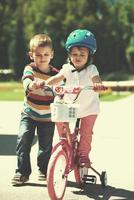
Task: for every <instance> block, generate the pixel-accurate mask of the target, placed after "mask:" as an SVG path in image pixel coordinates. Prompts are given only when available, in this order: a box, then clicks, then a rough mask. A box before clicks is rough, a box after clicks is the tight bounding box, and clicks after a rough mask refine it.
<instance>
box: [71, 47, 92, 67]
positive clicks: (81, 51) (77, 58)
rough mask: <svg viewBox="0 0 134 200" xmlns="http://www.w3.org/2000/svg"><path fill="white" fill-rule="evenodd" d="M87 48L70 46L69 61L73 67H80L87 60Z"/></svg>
mask: <svg viewBox="0 0 134 200" xmlns="http://www.w3.org/2000/svg"><path fill="white" fill-rule="evenodd" d="M88 56H89V49H88V48H86V47H72V48H71V52H70V59H71V62H72V63H73V64H74V66H75V68H77V69H82V68H83V67H84V66H85V64H86V63H87V61H88Z"/></svg>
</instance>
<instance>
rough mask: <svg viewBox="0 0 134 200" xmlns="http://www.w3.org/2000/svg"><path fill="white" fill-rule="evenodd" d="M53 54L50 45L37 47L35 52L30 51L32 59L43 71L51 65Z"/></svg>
mask: <svg viewBox="0 0 134 200" xmlns="http://www.w3.org/2000/svg"><path fill="white" fill-rule="evenodd" d="M53 54H54V53H53V50H52V49H51V48H50V47H49V46H46V47H37V48H36V49H35V50H34V51H33V52H29V55H30V59H32V60H33V61H34V63H35V64H36V66H37V67H38V68H39V69H40V70H41V71H43V70H45V69H47V68H48V67H49V63H50V61H51V59H52V58H53Z"/></svg>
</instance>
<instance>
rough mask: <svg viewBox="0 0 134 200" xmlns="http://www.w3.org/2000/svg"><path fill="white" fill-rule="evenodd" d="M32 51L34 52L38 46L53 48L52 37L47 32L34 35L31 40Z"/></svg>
mask: <svg viewBox="0 0 134 200" xmlns="http://www.w3.org/2000/svg"><path fill="white" fill-rule="evenodd" d="M29 46H30V51H31V52H33V51H35V49H36V48H37V47H45V46H48V47H50V48H52V50H53V44H52V39H51V38H50V37H49V36H48V35H47V34H37V35H34V36H33V37H32V38H31V40H30V44H29Z"/></svg>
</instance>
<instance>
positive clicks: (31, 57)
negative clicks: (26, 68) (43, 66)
mask: <svg viewBox="0 0 134 200" xmlns="http://www.w3.org/2000/svg"><path fill="white" fill-rule="evenodd" d="M28 54H29V57H30V59H31V60H33V53H32V52H31V51H29V52H28Z"/></svg>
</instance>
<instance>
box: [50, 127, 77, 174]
mask: <svg viewBox="0 0 134 200" xmlns="http://www.w3.org/2000/svg"><path fill="white" fill-rule="evenodd" d="M77 126H78V125H77ZM63 128H64V133H63V137H60V141H59V142H58V143H57V144H56V145H55V146H54V147H53V149H52V154H53V153H54V151H56V149H57V148H59V147H61V148H62V149H63V150H64V151H65V153H66V155H67V158H68V163H67V167H66V170H65V173H64V176H65V177H67V176H68V174H69V172H71V171H72V170H73V169H74V165H76V163H75V160H76V159H75V158H76V156H77V147H76V144H78V139H77V136H78V132H79V131H78V128H75V129H74V132H73V133H70V132H69V131H68V130H69V124H66V126H64V127H63ZM77 146H78V145H77Z"/></svg>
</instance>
